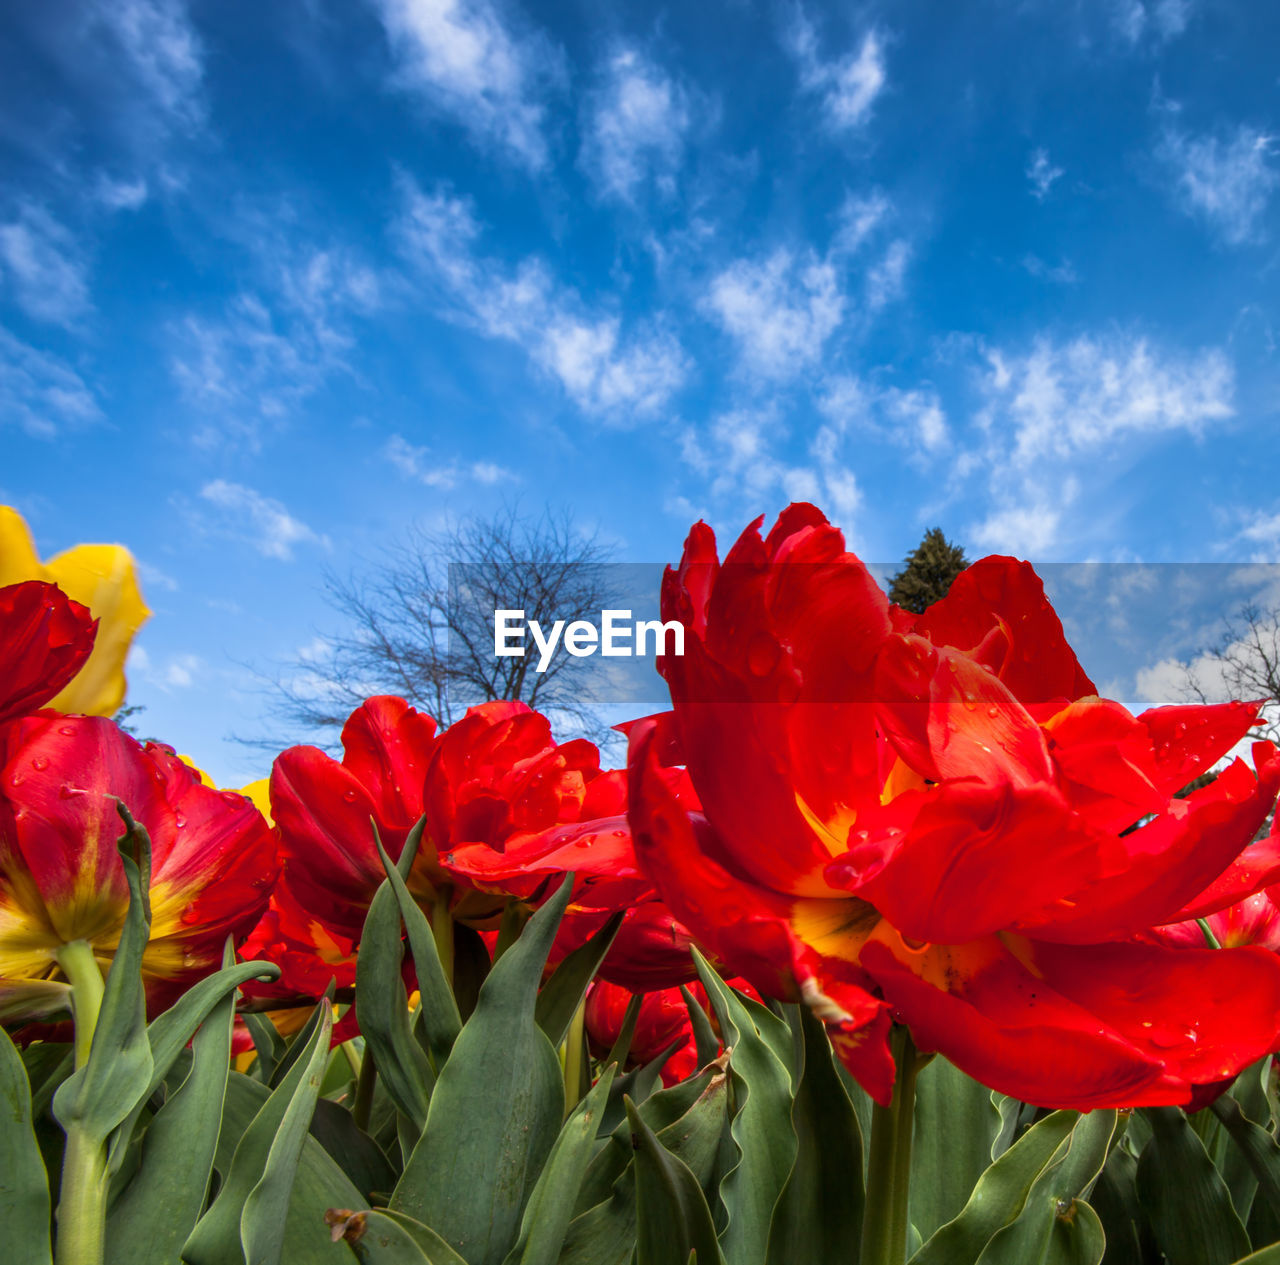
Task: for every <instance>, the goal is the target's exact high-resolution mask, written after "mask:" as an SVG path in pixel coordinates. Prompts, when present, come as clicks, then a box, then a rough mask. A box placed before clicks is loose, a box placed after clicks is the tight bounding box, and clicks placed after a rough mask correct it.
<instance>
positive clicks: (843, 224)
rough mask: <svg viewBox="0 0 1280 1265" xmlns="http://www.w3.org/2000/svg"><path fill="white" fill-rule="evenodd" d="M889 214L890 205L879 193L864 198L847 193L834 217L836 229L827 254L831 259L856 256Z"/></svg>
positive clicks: (879, 190)
mask: <svg viewBox="0 0 1280 1265" xmlns="http://www.w3.org/2000/svg"><path fill="white" fill-rule="evenodd" d="M892 211H893V204H892V203H891V202H890V201H889V199H888V198H887V197H886V196H885V194H884V191H883V190H881V189H873V190H872V191H871V192H870V193H867V194H858V193H846V194H845V198H844V201H843V202H842V203H841V204H840V210H839V212H838V213H837V215H836V229H835V232H834V233H833V234H832V236H831V246H830V249H829V251H828V254H829V255H830V257H831V258H833V259H835V258H843V257H845V256H849V255H856V254H857V253H858V251H859V250H860V249H861V248H862V246H863V245H864V244H865V243H866V242H867V241H868V239H869V238H870V237H871V235H872V234H873V233H874V232H875V230H876V229H877V228H879V227H880V225H881V224H883V223H884V221H885V220H886V219H888V218H889V215H890V214H891V213H892Z"/></svg>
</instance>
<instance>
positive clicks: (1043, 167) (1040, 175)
mask: <svg viewBox="0 0 1280 1265" xmlns="http://www.w3.org/2000/svg"><path fill="white" fill-rule="evenodd" d="M1065 174H1066V173H1065V172H1064V171H1063V170H1062V168H1061V167H1058V166H1055V165H1054V164H1053V163H1052V162H1050V161H1049V151H1048V150H1047V149H1036V150H1032V152H1031V157H1030V158H1029V159H1028V160H1027V179H1028V180H1029V181H1030V182H1031V196H1032V197H1033V198H1035V199H1036V201H1038V202H1043V201H1044V200H1045V198H1047V197H1048V196H1049V190H1050V189H1052V188H1053V185H1054V182H1055V181H1057V180H1060V179H1061V178H1062V177H1063V176H1064V175H1065Z"/></svg>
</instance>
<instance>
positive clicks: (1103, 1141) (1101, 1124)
mask: <svg viewBox="0 0 1280 1265" xmlns="http://www.w3.org/2000/svg"><path fill="white" fill-rule="evenodd" d="M1116 1124H1117V1116H1116V1113H1115V1112H1114V1111H1092V1112H1090V1113H1089V1114H1088V1115H1085V1116H1083V1117H1081V1118H1080V1119H1079V1121H1077V1123H1076V1125H1075V1127H1074V1128H1073V1129H1072V1130H1071V1133H1070V1136H1069V1137H1067V1138H1066V1140H1065V1141H1063V1142H1062V1143H1061V1144H1060V1145H1059V1147H1058V1148H1057V1150H1056V1151H1055V1152H1054V1158H1053V1161H1052V1162H1051V1163H1050V1164H1049V1165H1047V1166H1046V1167H1045V1169H1044V1170H1043V1171H1042V1172H1041V1173H1040V1174H1039V1175H1038V1176H1037V1177H1036V1179H1035V1181H1034V1183H1033V1184H1032V1186H1031V1190H1030V1191H1029V1192H1028V1194H1027V1199H1026V1203H1025V1204H1024V1205H1023V1207H1022V1210H1021V1212H1019V1214H1018V1216H1017V1217H1016V1218H1015V1219H1014V1221H1013V1222H1012V1224H1010V1225H1007V1226H1005V1227H1004V1228H1003V1229H1002V1230H1000V1231H998V1232H997V1233H996V1235H995V1236H994V1237H993V1238H992V1239H991V1241H990V1242H989V1243H988V1244H987V1246H986V1247H985V1248H984V1249H983V1252H982V1255H981V1256H980V1257H979V1258H978V1260H979V1262H980V1265H1050V1263H1052V1265H1099V1262H1100V1261H1101V1260H1102V1254H1103V1252H1104V1251H1105V1250H1106V1235H1105V1234H1104V1233H1103V1231H1102V1223H1101V1222H1100V1221H1099V1220H1098V1214H1097V1213H1096V1212H1095V1211H1094V1210H1093V1209H1092V1208H1091V1207H1090V1206H1089V1205H1088V1204H1087V1203H1086V1202H1085V1200H1086V1199H1087V1198H1088V1195H1089V1192H1090V1191H1092V1189H1093V1185H1094V1183H1095V1182H1096V1181H1097V1180H1098V1176H1099V1174H1100V1173H1101V1172H1102V1167H1103V1165H1104V1164H1105V1163H1106V1161H1107V1152H1108V1151H1109V1149H1110V1147H1111V1142H1112V1139H1113V1138H1114V1136H1115V1132H1116Z"/></svg>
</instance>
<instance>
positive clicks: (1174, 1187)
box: [1138, 1107, 1249, 1265]
mask: <svg viewBox="0 0 1280 1265" xmlns="http://www.w3.org/2000/svg"><path fill="white" fill-rule="evenodd" d="M1142 1114H1143V1116H1144V1117H1145V1118H1146V1120H1147V1122H1148V1123H1149V1124H1150V1125H1151V1140H1150V1142H1148V1143H1147V1145H1146V1146H1145V1147H1143V1149H1142V1154H1141V1156H1140V1157H1139V1158H1138V1195H1139V1198H1140V1199H1141V1200H1142V1206H1143V1208H1144V1210H1145V1211H1146V1213H1147V1217H1148V1219H1149V1221H1150V1224H1151V1228H1152V1231H1153V1232H1154V1233H1155V1236H1156V1241H1157V1242H1158V1244H1159V1245H1160V1250H1161V1251H1162V1252H1163V1253H1164V1254H1165V1257H1166V1259H1167V1260H1168V1262H1169V1265H1231V1262H1232V1261H1235V1260H1237V1259H1238V1258H1239V1257H1241V1256H1245V1255H1247V1254H1248V1252H1249V1237H1248V1235H1247V1234H1246V1233H1245V1229H1244V1226H1243V1225H1242V1224H1241V1222H1240V1218H1239V1216H1238V1215H1237V1214H1236V1210H1235V1209H1234V1208H1233V1207H1232V1205H1231V1195H1230V1192H1228V1190H1227V1187H1226V1184H1225V1183H1224V1182H1223V1180H1222V1177H1221V1175H1220V1174H1219V1173H1218V1170H1217V1169H1216V1168H1214V1166H1213V1161H1212V1160H1210V1159H1209V1157H1208V1155H1207V1154H1206V1153H1205V1149H1204V1146H1203V1144H1202V1143H1201V1141H1200V1139H1199V1138H1198V1137H1197V1136H1196V1133H1195V1130H1194V1129H1192V1128H1191V1126H1190V1125H1189V1124H1188V1123H1187V1118H1186V1116H1184V1115H1183V1114H1182V1112H1181V1111H1179V1110H1178V1108H1176V1107H1148V1108H1145V1109H1144V1110H1143V1113H1142Z"/></svg>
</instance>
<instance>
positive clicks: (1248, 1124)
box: [1210, 1094, 1280, 1220]
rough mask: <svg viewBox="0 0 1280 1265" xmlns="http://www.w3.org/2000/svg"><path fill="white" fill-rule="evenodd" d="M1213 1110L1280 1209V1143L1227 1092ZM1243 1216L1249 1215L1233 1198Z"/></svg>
mask: <svg viewBox="0 0 1280 1265" xmlns="http://www.w3.org/2000/svg"><path fill="white" fill-rule="evenodd" d="M1210 1110H1211V1111H1212V1112H1213V1114H1214V1115H1215V1116H1216V1117H1217V1118H1218V1119H1219V1120H1220V1121H1221V1122H1222V1126H1223V1128H1224V1129H1226V1131H1227V1133H1228V1134H1229V1136H1230V1138H1231V1140H1232V1142H1234V1143H1235V1145H1236V1146H1237V1147H1238V1148H1239V1150H1240V1153H1241V1155H1242V1156H1243V1157H1244V1160H1245V1163H1246V1164H1248V1166H1249V1170H1250V1171H1251V1172H1252V1174H1253V1176H1254V1178H1255V1179H1256V1181H1257V1189H1258V1193H1259V1194H1260V1195H1261V1196H1262V1198H1263V1199H1264V1200H1265V1201H1266V1202H1267V1203H1268V1204H1270V1206H1271V1207H1272V1208H1273V1209H1280V1144H1277V1142H1276V1140H1275V1138H1274V1137H1272V1135H1271V1134H1270V1133H1268V1132H1267V1130H1266V1129H1264V1128H1263V1127H1262V1126H1261V1125H1258V1124H1254V1122H1253V1121H1252V1120H1250V1119H1248V1117H1246V1116H1245V1114H1244V1111H1243V1110H1242V1109H1241V1107H1240V1104H1239V1102H1237V1101H1236V1100H1235V1099H1234V1098H1232V1097H1231V1096H1229V1095H1227V1094H1224V1095H1223V1096H1222V1097H1221V1098H1219V1099H1218V1100H1217V1101H1216V1102H1215V1103H1213V1105H1212V1106H1211V1108H1210ZM1233 1202H1234V1203H1235V1206H1236V1211H1237V1212H1238V1213H1239V1214H1240V1217H1241V1219H1242V1220H1243V1219H1245V1218H1247V1217H1248V1215H1249V1209H1248V1207H1241V1206H1240V1203H1239V1202H1238V1201H1236V1200H1235V1199H1234V1198H1233Z"/></svg>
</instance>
